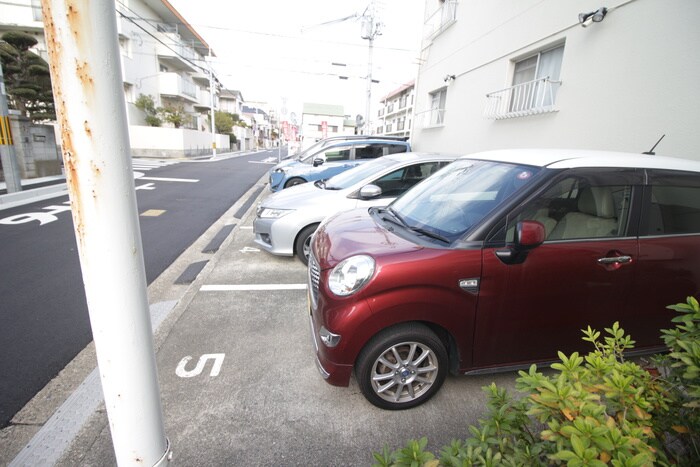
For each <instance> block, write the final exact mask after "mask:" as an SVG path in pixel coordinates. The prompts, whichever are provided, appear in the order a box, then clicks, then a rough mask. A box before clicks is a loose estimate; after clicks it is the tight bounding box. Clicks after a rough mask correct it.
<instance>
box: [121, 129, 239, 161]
mask: <svg viewBox="0 0 700 467" xmlns="http://www.w3.org/2000/svg"><path fill="white" fill-rule="evenodd" d="M129 138H130V140H131V154H132V155H133V156H134V157H158V158H183V157H196V156H202V155H208V154H211V152H212V150H211V140H212V138H211V133H204V132H201V131H195V130H187V129H182V128H158V127H148V126H135V125H131V126H129ZM216 147H217V152H219V153H220V152H228V151H229V150H230V149H229V147H230V142H229V137H228V135H219V134H217V135H216Z"/></svg>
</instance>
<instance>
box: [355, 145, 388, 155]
mask: <svg viewBox="0 0 700 467" xmlns="http://www.w3.org/2000/svg"><path fill="white" fill-rule="evenodd" d="M386 147H387V145H386V144H383V143H382V144H379V143H378V144H365V145H359V146H355V159H376V158H377V157H381V156H383V155H384V149H385V148H386Z"/></svg>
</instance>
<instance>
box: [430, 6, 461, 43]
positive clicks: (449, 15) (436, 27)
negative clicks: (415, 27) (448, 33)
mask: <svg viewBox="0 0 700 467" xmlns="http://www.w3.org/2000/svg"><path fill="white" fill-rule="evenodd" d="M456 19H457V0H445V2H444V3H443V4H442V5H441V6H440V8H438V9H437V10H435V11H434V12H433V13H432V14H431V15H430V16H429V17H428V18H427V19H426V20H425V25H424V26H423V33H424V39H432V38H433V37H435V36H437V35H438V34H440V33H441V32H442V31H443V30H445V29H446V28H447V27H448V26H449V25H451V24H452V23H454V22H455V20H456Z"/></svg>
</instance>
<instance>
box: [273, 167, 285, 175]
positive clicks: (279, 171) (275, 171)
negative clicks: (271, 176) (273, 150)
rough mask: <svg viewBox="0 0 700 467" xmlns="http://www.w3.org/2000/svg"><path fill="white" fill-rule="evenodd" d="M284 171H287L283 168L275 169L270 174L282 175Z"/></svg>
mask: <svg viewBox="0 0 700 467" xmlns="http://www.w3.org/2000/svg"><path fill="white" fill-rule="evenodd" d="M286 171H287V169H286V168H285V167H277V168H276V169H274V170H273V171H272V173H276V174H283V173H285V172H286Z"/></svg>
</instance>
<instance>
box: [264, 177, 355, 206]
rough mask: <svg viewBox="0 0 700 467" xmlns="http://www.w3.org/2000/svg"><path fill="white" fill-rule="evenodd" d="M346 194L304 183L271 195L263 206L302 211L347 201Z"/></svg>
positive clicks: (342, 191) (343, 191)
mask: <svg viewBox="0 0 700 467" xmlns="http://www.w3.org/2000/svg"><path fill="white" fill-rule="evenodd" d="M346 192H347V190H323V189H321V188H318V187H316V186H315V185H314V184H313V183H303V184H301V185H296V186H293V187H290V188H286V189H284V190H282V191H278V192H276V193H273V194H271V195H270V196H268V197H267V198H265V200H263V202H262V206H264V207H266V208H273V209H302V208H309V207H313V206H320V205H327V204H335V203H339V202H342V200H347V198H346V195H347V193H346ZM348 201H349V200H348ZM353 204H354V203H353ZM341 207H342V206H338V208H341Z"/></svg>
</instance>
